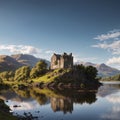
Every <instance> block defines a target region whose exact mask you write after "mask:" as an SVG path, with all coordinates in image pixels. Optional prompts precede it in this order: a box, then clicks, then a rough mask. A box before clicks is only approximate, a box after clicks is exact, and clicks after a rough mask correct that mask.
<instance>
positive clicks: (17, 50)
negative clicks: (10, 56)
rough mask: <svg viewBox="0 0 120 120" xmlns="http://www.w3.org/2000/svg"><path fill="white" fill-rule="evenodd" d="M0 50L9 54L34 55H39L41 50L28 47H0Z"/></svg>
mask: <svg viewBox="0 0 120 120" xmlns="http://www.w3.org/2000/svg"><path fill="white" fill-rule="evenodd" d="M0 50H7V51H9V52H10V53H15V54H18V53H22V54H32V55H36V54H39V53H41V50H40V49H38V48H35V47H33V46H29V45H0Z"/></svg>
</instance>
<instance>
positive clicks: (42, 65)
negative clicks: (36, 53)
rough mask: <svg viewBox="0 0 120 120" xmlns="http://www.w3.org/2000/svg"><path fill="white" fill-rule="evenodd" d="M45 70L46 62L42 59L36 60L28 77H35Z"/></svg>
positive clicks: (42, 73)
mask: <svg viewBox="0 0 120 120" xmlns="http://www.w3.org/2000/svg"><path fill="white" fill-rule="evenodd" d="M46 71H47V63H46V62H45V61H44V60H41V61H39V62H37V63H36V65H35V66H34V67H33V68H32V70H31V72H30V77H31V78H36V77H39V76H42V75H44V74H45V73H46Z"/></svg>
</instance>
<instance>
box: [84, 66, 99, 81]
mask: <svg viewBox="0 0 120 120" xmlns="http://www.w3.org/2000/svg"><path fill="white" fill-rule="evenodd" d="M97 72H98V71H97V69H96V68H95V67H93V66H87V67H86V69H85V73H86V76H87V79H88V80H95V78H96V76H97Z"/></svg>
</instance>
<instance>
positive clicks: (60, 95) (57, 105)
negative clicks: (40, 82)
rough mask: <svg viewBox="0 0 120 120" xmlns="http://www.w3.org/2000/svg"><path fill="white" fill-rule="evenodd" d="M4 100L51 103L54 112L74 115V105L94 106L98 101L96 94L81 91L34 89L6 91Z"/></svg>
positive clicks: (41, 103)
mask: <svg viewBox="0 0 120 120" xmlns="http://www.w3.org/2000/svg"><path fill="white" fill-rule="evenodd" d="M0 96H1V97H4V100H8V99H10V100H12V101H32V100H34V99H35V100H36V101H37V102H38V103H39V104H40V105H45V104H48V103H50V104H51V108H52V110H53V111H54V112H58V111H63V113H67V112H69V113H72V111H73V104H74V103H78V104H81V105H82V104H84V103H87V104H92V103H94V102H95V101H96V92H95V91H94V92H80V91H79V90H74V89H66V90H59V89H56V90H50V89H39V88H33V89H30V90H29V89H28V90H24V91H22V90H15V92H13V91H12V90H11V91H6V92H5V91H4V92H3V93H2V94H1V95H0Z"/></svg>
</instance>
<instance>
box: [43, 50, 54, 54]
mask: <svg viewBox="0 0 120 120" xmlns="http://www.w3.org/2000/svg"><path fill="white" fill-rule="evenodd" d="M45 53H47V54H53V53H55V51H52V50H47V51H45Z"/></svg>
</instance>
